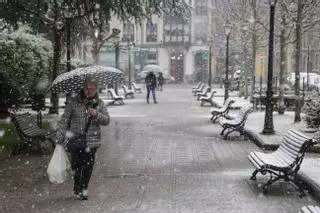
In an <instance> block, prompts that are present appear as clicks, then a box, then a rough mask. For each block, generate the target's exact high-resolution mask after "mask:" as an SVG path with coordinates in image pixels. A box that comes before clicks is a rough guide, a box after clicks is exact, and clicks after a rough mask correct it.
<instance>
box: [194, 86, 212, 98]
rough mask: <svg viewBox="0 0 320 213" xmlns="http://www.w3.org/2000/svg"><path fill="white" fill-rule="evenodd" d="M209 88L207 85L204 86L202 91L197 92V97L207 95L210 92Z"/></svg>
mask: <svg viewBox="0 0 320 213" xmlns="http://www.w3.org/2000/svg"><path fill="white" fill-rule="evenodd" d="M208 88H209V87H208V86H207V85H204V87H202V88H201V90H200V91H197V92H196V93H195V96H198V95H199V94H203V93H205V92H206V91H207V90H208Z"/></svg>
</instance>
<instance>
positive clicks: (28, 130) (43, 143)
mask: <svg viewBox="0 0 320 213" xmlns="http://www.w3.org/2000/svg"><path fill="white" fill-rule="evenodd" d="M10 117H11V121H12V123H13V124H14V126H15V128H16V130H17V133H18V135H19V137H20V139H21V140H22V141H23V144H19V147H18V150H16V151H19V152H20V151H21V150H22V149H23V148H26V149H27V151H31V150H32V149H33V148H34V147H35V148H36V149H37V152H38V153H41V154H47V153H51V151H53V148H54V147H55V142H54V138H53V136H54V133H55V132H56V130H46V129H43V128H40V127H39V126H38V122H37V118H36V116H33V115H31V114H30V113H28V112H27V113H22V114H16V113H13V112H10ZM21 145H22V146H21Z"/></svg>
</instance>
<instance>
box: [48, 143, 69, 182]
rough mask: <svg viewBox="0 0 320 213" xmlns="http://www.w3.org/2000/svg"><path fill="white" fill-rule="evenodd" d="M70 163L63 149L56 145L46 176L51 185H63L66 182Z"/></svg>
mask: <svg viewBox="0 0 320 213" xmlns="http://www.w3.org/2000/svg"><path fill="white" fill-rule="evenodd" d="M69 170H70V162H69V159H68V156H67V153H66V151H65V150H64V148H63V147H62V146H61V145H59V144H57V145H56V148H55V149H54V152H53V155H52V157H51V160H50V163H49V165H48V169H47V174H48V177H49V181H50V182H51V183H63V182H65V181H66V180H67V177H68V171H69Z"/></svg>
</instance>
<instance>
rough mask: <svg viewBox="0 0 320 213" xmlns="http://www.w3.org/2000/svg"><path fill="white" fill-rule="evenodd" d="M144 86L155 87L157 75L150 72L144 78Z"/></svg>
mask: <svg viewBox="0 0 320 213" xmlns="http://www.w3.org/2000/svg"><path fill="white" fill-rule="evenodd" d="M145 82H146V86H147V87H149V88H156V87H157V77H156V75H155V74H153V73H152V72H150V73H149V74H148V75H147V76H146V79H145Z"/></svg>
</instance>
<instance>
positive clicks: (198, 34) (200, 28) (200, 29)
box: [195, 23, 208, 42]
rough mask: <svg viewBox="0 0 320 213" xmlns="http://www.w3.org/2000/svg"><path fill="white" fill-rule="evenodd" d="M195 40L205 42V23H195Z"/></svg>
mask: <svg viewBox="0 0 320 213" xmlns="http://www.w3.org/2000/svg"><path fill="white" fill-rule="evenodd" d="M207 26H208V25H207ZM195 40H196V41H202V42H207V28H206V24H205V23H197V24H196V26H195Z"/></svg>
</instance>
